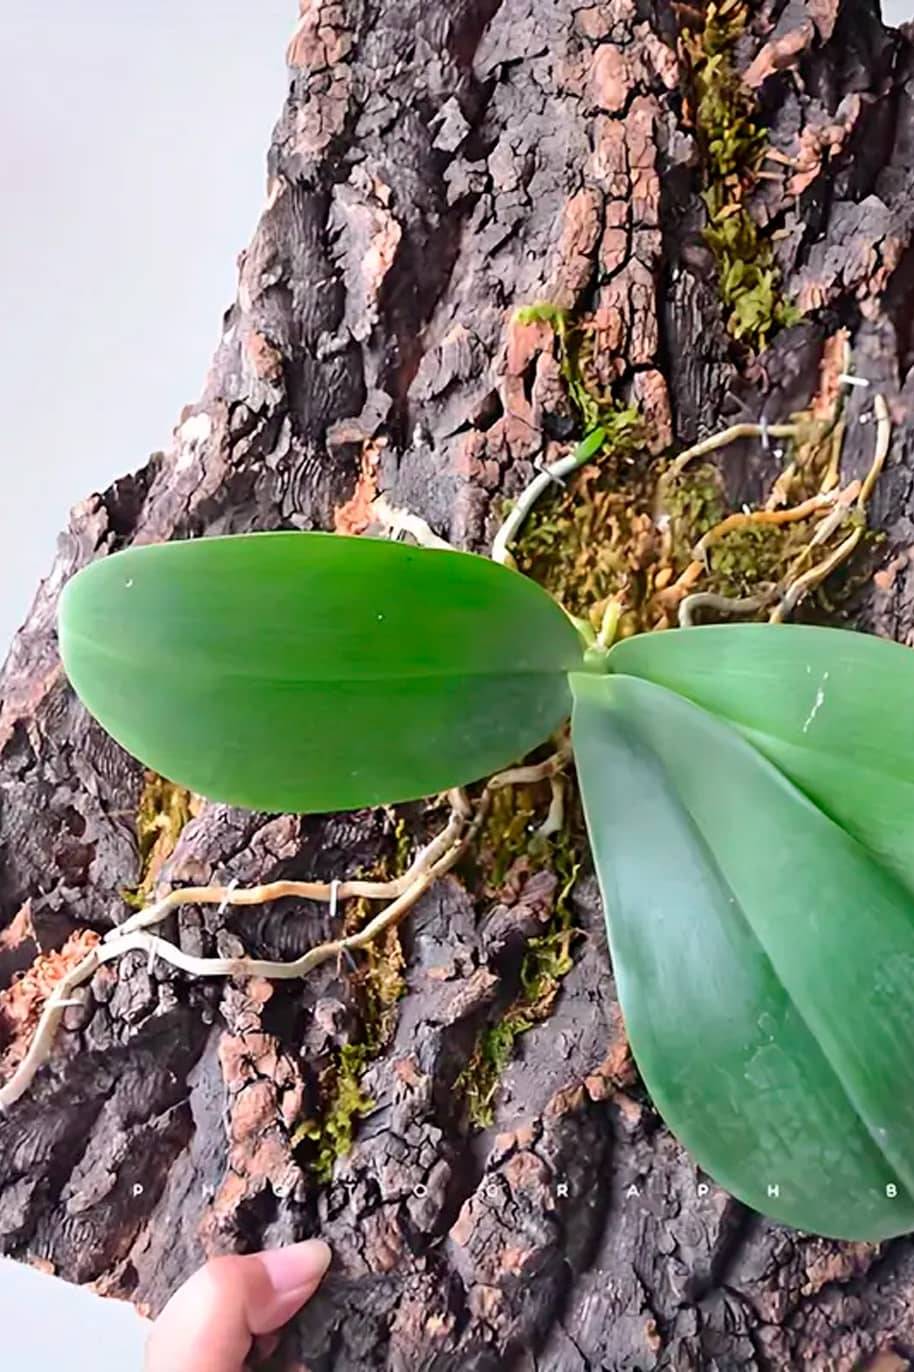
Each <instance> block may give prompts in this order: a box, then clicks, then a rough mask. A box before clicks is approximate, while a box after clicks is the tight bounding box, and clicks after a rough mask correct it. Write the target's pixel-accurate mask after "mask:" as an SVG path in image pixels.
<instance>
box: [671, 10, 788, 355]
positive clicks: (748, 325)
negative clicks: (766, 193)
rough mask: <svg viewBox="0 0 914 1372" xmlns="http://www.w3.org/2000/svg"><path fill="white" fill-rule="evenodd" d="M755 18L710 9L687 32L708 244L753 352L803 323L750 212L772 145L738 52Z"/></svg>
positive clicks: (731, 321) (731, 315) (730, 315)
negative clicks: (786, 327)
mask: <svg viewBox="0 0 914 1372" xmlns="http://www.w3.org/2000/svg"><path fill="white" fill-rule="evenodd" d="M747 19H748V9H747V7H746V5H745V3H744V0H721V3H714V0H712V3H710V4H708V5H707V8H706V10H705V15H704V25H703V27H701V28H699V29H694V30H691V31H689V32H687V33H686V34H685V35H684V45H685V50H686V53H687V54H688V57H689V61H690V66H691V75H692V86H693V91H694V120H695V127H696V130H697V133H698V137H699V141H700V143H701V146H702V150H703V153H704V169H705V185H704V190H703V199H704V202H705V206H706V208H707V211H708V226H707V228H706V230H705V240H706V242H707V243H708V246H709V247H710V248H711V251H712V252H713V253H714V256H715V259H716V261H717V268H718V280H719V287H720V293H721V297H722V299H723V302H724V306H725V307H726V310H727V327H728V329H729V331H730V333H731V334H732V335H733V337H734V338H736V339H739V340H741V341H743V342H745V343H747V344H748V345H749V346H751V347H752V348H754V349H760V348H762V347H764V346H765V344H766V343H767V341H768V339H769V338H770V336H771V334H772V333H773V332H774V330H775V329H776V328H778V327H781V326H783V325H786V324H791V323H795V322H796V320H797V319H799V318H800V315H799V312H798V311H797V309H796V308H795V307H794V306H793V305H792V304H791V303H790V302H789V301H787V300H786V299H785V298H784V295H783V292H782V289H781V283H780V273H779V271H778V268H777V266H776V263H775V259H774V250H773V247H772V244H771V240H770V238H768V237H767V236H766V235H765V234H764V233H763V232H762V230H761V229H760V228H759V226H758V224H757V223H756V222H755V220H754V219H753V217H752V215H751V214H750V213H749V210H748V209H747V208H746V204H745V200H746V197H747V196H748V194H749V193H750V192H751V191H752V189H753V188H754V186H755V185H756V184H757V179H758V178H757V173H758V170H759V165H760V162H761V160H762V158H763V155H764V152H765V148H766V145H767V136H766V133H765V130H764V128H763V127H762V126H761V125H760V124H759V122H758V119H759V116H758V108H757V103H756V99H755V96H754V94H753V92H752V91H750V90H749V88H748V87H747V86H746V85H745V84H744V83H743V81H742V79H741V78H740V75H739V72H738V70H737V68H736V65H735V60H734V49H735V46H736V43H737V41H738V39H739V37H740V35H741V34H742V33H743V31H744V29H745V27H746V23H747Z"/></svg>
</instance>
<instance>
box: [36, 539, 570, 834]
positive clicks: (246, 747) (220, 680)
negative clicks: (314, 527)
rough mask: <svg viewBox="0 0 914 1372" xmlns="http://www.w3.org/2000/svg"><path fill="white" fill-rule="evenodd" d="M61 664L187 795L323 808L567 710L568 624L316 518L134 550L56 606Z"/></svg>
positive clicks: (434, 769)
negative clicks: (306, 523) (334, 530)
mask: <svg viewBox="0 0 914 1372" xmlns="http://www.w3.org/2000/svg"><path fill="white" fill-rule="evenodd" d="M60 645H61V652H62V655H63V661H64V666H65V668H66V671H67V674H68V676H69V677H70V680H71V681H72V683H73V685H74V687H75V688H76V690H77V692H78V693H79V695H80V696H81V698H82V699H83V701H84V702H85V704H86V705H87V706H88V708H89V710H91V712H92V713H93V714H94V715H95V716H96V717H97V718H98V719H99V720H100V722H101V723H102V724H103V725H104V726H105V728H106V729H107V730H108V731H109V732H110V733H111V734H112V735H113V736H114V737H115V738H116V739H117V740H118V742H120V743H121V744H122V745H123V746H124V747H125V748H127V749H128V750H129V751H130V752H132V753H133V754H135V756H137V757H138V758H140V759H141V760H142V761H143V762H144V763H146V764H147V765H148V766H150V767H153V768H155V769H156V770H157V771H158V772H161V773H162V774H163V775H164V776H167V777H170V778H171V779H173V780H175V781H179V782H181V783H183V784H184V785H186V786H189V787H191V788H192V789H193V790H195V791H197V792H199V793H200V794H202V795H205V796H209V797H211V798H213V799H218V800H224V801H229V802H231V803H233V804H236V805H244V806H248V807H250V808H253V809H265V810H282V811H326V810H339V809H352V808H355V807H358V806H363V805H373V804H378V803H382V802H384V803H386V802H393V801H398V800H407V799H412V798H415V797H418V796H422V795H428V794H431V793H433V792H436V791H438V790H441V789H444V788H445V787H449V786H455V785H458V784H460V783H463V782H468V781H473V780H475V779H476V778H478V777H481V776H483V775H485V774H487V773H489V772H492V771H494V770H496V769H497V768H499V767H502V766H504V765H505V764H507V763H510V762H512V761H513V760H514V759H516V758H518V757H520V756H522V755H523V754H524V753H525V752H527V751H529V749H530V748H532V747H534V746H535V745H536V744H538V743H540V742H542V741H543V740H544V739H545V738H547V737H548V735H549V734H550V732H551V731H552V730H553V729H555V728H556V727H557V726H558V725H559V724H560V723H561V722H562V720H563V719H564V718H565V717H566V716H567V714H568V712H569V709H570V694H569V690H568V682H567V671H568V670H569V669H571V668H574V667H577V666H579V665H580V663H581V651H582V650H581V646H580V642H579V639H578V636H577V634H576V632H575V630H574V629H573V627H572V626H571V624H570V623H569V621H568V620H567V618H566V617H565V615H564V614H563V613H562V611H561V610H560V609H559V608H558V606H557V605H556V604H555V603H554V602H553V601H552V600H551V599H550V598H549V596H548V595H547V594H546V593H545V592H544V591H543V590H541V589H540V587H538V586H536V585H534V583H533V582H531V581H529V580H527V579H526V578H524V577H522V576H520V575H518V574H517V573H516V572H513V571H510V570H508V569H507V568H505V567H500V566H496V565H495V564H493V563H491V562H489V561H487V560H485V559H484V558H481V557H475V556H472V555H470V554H466V553H458V552H446V551H437V550H429V549H419V548H412V547H408V546H406V545H402V544H395V543H389V542H385V541H381V540H376V539H365V538H343V537H338V536H336V535H332V534H310V533H309V534H296V533H274V534H249V535H244V536H240V537H231V538H207V539H201V540H195V541H192V542H182V543H168V544H163V545H159V546H151V547H139V548H130V549H128V550H127V551H125V552H121V553H117V554H115V555H114V556H112V557H109V558H104V559H102V560H100V561H97V562H94V563H92V564H91V565H90V566H89V567H87V568H85V569H84V570H83V571H82V572H80V573H79V574H78V575H77V576H76V577H75V578H74V579H73V580H72V581H71V582H70V583H69V584H68V585H67V587H66V589H65V591H64V594H63V597H62V600H61V607H60Z"/></svg>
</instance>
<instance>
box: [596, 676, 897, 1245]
mask: <svg viewBox="0 0 914 1372" xmlns="http://www.w3.org/2000/svg"><path fill="white" fill-rule="evenodd" d="M572 688H573V694H574V697H575V705H574V713H573V717H572V734H573V739H574V745H575V753H576V757H577V766H578V771H579V775H580V779H581V786H582V791H583V796H584V804H585V810H586V814H587V823H588V828H589V831H590V835H591V840H592V844H593V849H594V854H595V860H596V863H597V869H598V873H599V877H600V883H601V888H602V891H603V898H604V902H605V906H606V911H607V922H608V928H609V935H610V943H611V948H612V955H613V965H614V968H615V973H616V978H617V982H618V988H619V995H620V1000H621V1004H622V1008H623V1012H624V1014H625V1019H626V1024H627V1027H628V1032H629V1036H630V1039H631V1044H632V1049H633V1052H634V1055H635V1058H636V1060H637V1062H638V1064H639V1066H640V1069H641V1071H642V1073H643V1075H644V1079H645V1082H646V1084H647V1086H648V1088H649V1090H650V1092H651V1094H652V1096H653V1098H654V1100H655V1102H656V1104H657V1106H658V1108H659V1110H660V1111H661V1113H662V1114H663V1116H664V1118H665V1119H666V1121H667V1123H668V1124H669V1125H670V1127H671V1128H672V1129H673V1131H674V1132H675V1133H676V1134H677V1135H678V1137H679V1138H680V1139H681V1141H682V1142H683V1143H684V1145H685V1146H686V1147H687V1148H688V1149H689V1150H690V1152H691V1153H692V1154H693V1156H694V1158H695V1159H696V1161H697V1162H698V1163H699V1164H700V1165H701V1166H702V1167H703V1168H704V1169H705V1170H707V1172H708V1173H710V1175H711V1176H713V1177H714V1178H715V1179H716V1180H717V1181H718V1182H720V1183H721V1184H722V1185H723V1186H725V1187H726V1188H727V1189H728V1190H730V1191H731V1192H732V1193H733V1194H734V1195H736V1196H738V1197H739V1198H740V1199H742V1200H744V1201H745V1202H747V1203H748V1204H749V1205H751V1206H754V1207H755V1208H757V1209H759V1210H761V1211H763V1212H765V1213H766V1214H769V1215H772V1216H773V1217H775V1218H777V1219H780V1220H783V1221H786V1222H787V1223H790V1224H793V1225H796V1226H797V1227H799V1228H801V1229H805V1230H812V1231H815V1232H818V1233H822V1234H826V1235H831V1236H834V1237H840V1238H847V1239H871V1240H874V1239H880V1238H884V1237H887V1236H889V1235H892V1234H898V1233H901V1232H905V1231H907V1230H909V1229H911V1228H914V1200H912V1196H914V902H912V898H911V896H910V895H909V893H908V892H907V891H906V890H905V888H904V887H903V886H902V885H901V884H900V883H899V882H898V881H897V880H896V878H895V877H894V876H893V875H892V874H891V873H890V872H888V871H887V870H886V869H885V868H884V867H883V866H882V865H881V864H880V863H879V862H878V861H876V860H875V859H874V858H873V857H872V856H871V855H870V854H869V853H868V852H867V851H866V849H865V848H864V847H863V846H862V845H861V844H860V843H858V842H857V840H856V839H854V838H852V837H851V836H850V835H848V834H847V833H846V832H845V831H844V830H843V829H842V828H841V827H839V826H838V825H837V824H835V823H834V821H833V820H831V819H829V818H828V817H827V816H826V815H824V814H823V813H822V812H821V811H820V810H819V809H817V808H816V807H815V806H814V805H813V804H812V803H811V802H810V801H809V800H808V799H807V798H806V797H805V796H804V795H803V794H802V793H801V792H800V791H799V790H798V789H797V788H796V787H795V786H794V785H793V784H792V783H791V782H790V781H788V780H787V779H786V778H785V777H784V776H783V775H782V774H781V773H780V772H779V771H778V770H777V769H776V768H775V767H774V766H772V764H771V763H770V762H768V760H767V759H766V758H764V757H762V756H761V754H760V753H758V752H757V751H756V749H754V748H753V747H752V746H751V745H750V744H749V743H748V742H747V741H746V740H745V739H744V738H742V737H741V736H740V734H739V733H738V732H737V731H736V730H734V729H733V728H731V727H730V726H729V725H727V724H725V723H722V722H721V721H719V720H717V719H715V718H714V717H713V716H712V715H710V714H708V713H706V712H705V711H704V710H702V709H699V708H698V707H696V706H695V705H692V704H691V703H689V702H688V701H686V700H684V699H682V698H681V697H679V696H676V695H674V694H673V693H672V692H670V691H667V690H666V689H664V688H663V687H660V686H656V685H653V684H652V683H650V682H647V681H643V680H638V679H636V678H632V677H626V676H607V677H592V676H585V675H578V674H575V675H574V676H573V677H572ZM823 708H824V707H823ZM893 1188H895V1192H894V1194H893Z"/></svg>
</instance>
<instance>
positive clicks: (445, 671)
mask: <svg viewBox="0 0 914 1372" xmlns="http://www.w3.org/2000/svg"><path fill="white" fill-rule="evenodd" d="M66 636H67V638H68V639H69V640H70V641H71V642H76V641H78V642H80V643H82V644H86V645H88V647H89V648H90V650H91V651H92V652H93V653H95V654H96V655H98V656H99V657H105V658H108V659H109V660H110V661H112V662H121V663H129V661H130V659H129V658H128V657H127V656H126V655H125V654H124V653H122V652H119V651H118V650H116V649H114V648H109V647H108V646H107V645H105V644H101V643H99V642H98V641H97V640H96V639H94V638H92V637H91V636H90V635H88V634H82V633H79V632H74V631H73V630H68V631H67V635H66ZM154 665H155V666H162V665H165V666H168V667H173V668H175V669H177V670H180V671H182V672H187V671H189V670H193V671H197V672H199V673H200V674H201V675H203V674H204V672H206V673H208V674H209V675H211V676H215V677H218V678H219V679H220V680H231V679H237V680H259V681H264V682H288V683H291V684H298V685H306V684H315V685H317V684H326V685H328V686H333V685H336V686H340V685H346V684H348V683H351V682H360V683H361V682H365V683H371V682H380V681H391V682H392V681H438V680H447V679H451V678H456V679H458V680H461V681H463V680H468V679H469V680H472V679H477V678H478V679H480V680H484V679H486V678H502V679H508V680H511V679H513V678H518V679H520V678H525V677H546V678H552V677H556V678H561V677H566V678H567V677H568V676H569V675H570V673H571V672H573V671H576V670H580V667H579V665H578V664H577V663H576V664H575V666H574V667H565V666H562V667H529V668H513V669H512V668H508V667H502V668H492V669H487V670H485V671H475V670H467V669H465V668H464V669H459V668H457V667H454V668H442V669H440V670H427V669H425V670H417V671H399V672H396V673H394V672H388V673H382V672H364V673H363V672H359V673H358V674H355V673H350V674H348V675H346V676H304V675H297V674H291V675H289V676H280V675H277V674H275V673H267V672H263V671H258V670H257V669H256V668H255V667H253V666H252V667H251V668H250V669H249V670H245V669H243V668H242V669H240V670H239V668H237V667H233V668H232V669H227V668H226V669H224V670H223V669H221V668H219V667H218V666H217V667H214V666H213V665H212V664H209V663H207V659H206V657H205V656H203V657H201V658H195V657H194V656H193V655H190V656H188V657H178V656H175V655H174V654H171V653H168V654H163V653H161V652H159V653H157V654H156V655H155V659H154Z"/></svg>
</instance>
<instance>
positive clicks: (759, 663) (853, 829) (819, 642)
mask: <svg viewBox="0 0 914 1372" xmlns="http://www.w3.org/2000/svg"><path fill="white" fill-rule="evenodd" d="M609 665H610V667H611V669H612V670H613V671H618V672H622V673H624V674H627V675H630V676H638V677H643V678H645V679H646V680H648V681H653V682H655V683H657V684H658V685H660V686H667V687H669V689H670V690H672V691H676V692H677V693H678V694H679V695H683V696H686V697H687V699H689V700H692V701H694V702H695V704H697V705H702V706H704V708H705V709H706V710H710V711H711V712H712V713H714V714H716V715H719V716H720V717H721V718H723V719H726V720H729V721H730V723H731V724H734V725H735V726H736V727H737V728H738V729H739V731H740V733H742V734H743V736H744V737H745V738H747V739H748V740H749V741H750V742H751V743H753V744H754V745H755V746H756V747H757V748H759V749H760V750H761V752H763V753H764V754H765V756H766V757H768V758H770V759H771V761H772V762H774V763H775V764H776V765H777V766H778V767H779V768H780V769H781V771H783V772H784V773H785V774H786V775H787V776H789V777H790V778H791V780H793V781H795V782H796V784H797V785H798V786H799V787H801V789H802V790H804V791H805V792H806V794H807V795H809V796H810V797H811V798H812V799H813V800H815V802H816V803H817V804H818V805H819V806H820V807H821V808H822V809H823V810H825V811H826V812H827V813H828V814H829V815H831V816H832V818H833V819H836V820H837V821H838V822H839V823H840V824H841V825H842V827H843V828H845V829H847V831H848V832H849V833H851V834H853V835H854V836H855V837H856V838H859V839H860V841H861V842H862V843H863V844H865V845H866V847H868V848H871V849H873V851H874V852H876V853H878V854H879V856H880V857H881V859H882V860H883V861H884V862H885V863H886V864H887V865H888V866H889V867H891V868H892V870H893V871H895V872H896V873H897V875H898V876H900V877H901V878H902V880H903V881H905V882H906V884H907V885H908V886H910V888H911V889H912V890H914V653H912V651H911V649H910V648H903V647H901V646H900V645H899V644H897V643H892V642H890V641H888V640H886V639H881V638H874V637H872V636H871V635H868V634H857V633H847V632H844V631H842V630H838V629H819V628H811V627H805V626H802V625H783V624H782V625H767V624H733V625H709V626H707V627H705V628H695V629H683V630H674V631H672V632H670V633H662V634H642V635H640V636H639V637H637V638H632V639H627V640H625V641H623V642H621V643H619V644H617V646H616V647H615V648H613V650H612V652H611V654H610V657H609Z"/></svg>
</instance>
